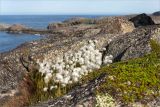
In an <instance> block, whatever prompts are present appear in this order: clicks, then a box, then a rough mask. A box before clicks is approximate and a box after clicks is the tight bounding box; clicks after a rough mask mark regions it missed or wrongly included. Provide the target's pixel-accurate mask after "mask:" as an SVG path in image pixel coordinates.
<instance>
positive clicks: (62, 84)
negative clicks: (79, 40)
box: [36, 40, 113, 100]
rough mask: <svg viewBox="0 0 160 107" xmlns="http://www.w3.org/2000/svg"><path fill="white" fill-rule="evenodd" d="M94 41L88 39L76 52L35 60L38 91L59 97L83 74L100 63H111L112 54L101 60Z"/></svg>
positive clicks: (46, 95) (96, 67)
mask: <svg viewBox="0 0 160 107" xmlns="http://www.w3.org/2000/svg"><path fill="white" fill-rule="evenodd" d="M96 43H97V41H96V40H93V41H92V40H90V41H88V42H87V43H86V44H85V45H84V46H83V47H81V48H80V49H79V50H78V51H76V52H71V51H69V52H67V53H64V54H63V55H62V56H60V57H57V58H56V59H55V57H54V58H53V59H50V60H47V59H44V60H43V61H42V62H40V61H37V63H38V64H39V72H38V74H36V75H38V76H36V78H37V77H38V78H37V79H36V83H37V89H38V93H39V94H41V95H42V93H46V94H44V97H45V98H47V97H48V96H52V97H59V96H61V95H63V94H65V93H66V92H67V91H68V90H70V89H71V88H72V86H75V84H77V83H79V82H80V81H81V78H82V77H83V76H85V75H87V74H88V73H90V72H92V71H93V70H95V69H99V68H100V67H101V65H102V64H110V63H112V58H113V57H112V55H109V56H106V57H105V58H104V61H103V62H102V53H101V52H100V51H99V50H98V49H97V47H96ZM40 97H41V96H40ZM40 100H41V98H40Z"/></svg>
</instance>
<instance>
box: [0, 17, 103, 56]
mask: <svg viewBox="0 0 160 107" xmlns="http://www.w3.org/2000/svg"><path fill="white" fill-rule="evenodd" d="M103 16H105V15H0V23H5V24H23V25H25V26H27V27H30V28H36V29H45V28H47V25H48V24H49V23H54V22H62V21H64V20H67V19H70V18H75V17H85V18H98V17H103ZM42 38H43V37H42V36H37V35H31V34H9V33H7V32H0V53H2V52H7V51H9V50H12V49H14V48H16V47H17V46H19V45H21V44H23V43H25V42H29V41H33V40H38V39H42Z"/></svg>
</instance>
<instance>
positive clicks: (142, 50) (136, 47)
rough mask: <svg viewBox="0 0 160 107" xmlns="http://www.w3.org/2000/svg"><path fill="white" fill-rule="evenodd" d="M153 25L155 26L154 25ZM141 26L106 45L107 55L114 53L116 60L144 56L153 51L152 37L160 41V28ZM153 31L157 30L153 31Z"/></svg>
mask: <svg viewBox="0 0 160 107" xmlns="http://www.w3.org/2000/svg"><path fill="white" fill-rule="evenodd" d="M152 27H153V26H152ZM152 27H149V28H147V27H146V28H145V27H141V28H139V29H136V30H134V31H133V32H131V33H126V34H124V35H122V36H119V37H117V38H116V39H114V40H113V41H112V42H111V43H110V44H109V45H107V46H106V52H105V53H104V54H105V55H110V54H111V55H113V57H114V61H121V60H128V59H132V58H138V57H142V56H144V55H145V54H148V53H150V52H151V47H150V39H151V38H154V40H157V41H159V37H160V35H159V33H160V32H159V30H157V29H156V28H154V27H153V28H152ZM153 31H155V32H154V33H153Z"/></svg>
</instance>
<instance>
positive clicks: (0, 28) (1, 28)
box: [0, 23, 11, 31]
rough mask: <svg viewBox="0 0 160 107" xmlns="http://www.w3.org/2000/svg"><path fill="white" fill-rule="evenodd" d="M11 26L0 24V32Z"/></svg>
mask: <svg viewBox="0 0 160 107" xmlns="http://www.w3.org/2000/svg"><path fill="white" fill-rule="evenodd" d="M10 26H11V25H9V24H4V23H0V31H5V30H7V29H8V28H9V27H10Z"/></svg>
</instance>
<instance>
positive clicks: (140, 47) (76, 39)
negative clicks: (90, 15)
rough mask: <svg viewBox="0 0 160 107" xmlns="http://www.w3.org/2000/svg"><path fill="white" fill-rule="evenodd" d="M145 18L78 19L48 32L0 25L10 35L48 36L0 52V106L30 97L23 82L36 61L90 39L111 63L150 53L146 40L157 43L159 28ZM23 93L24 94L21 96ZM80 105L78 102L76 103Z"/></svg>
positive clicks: (76, 47)
mask: <svg viewBox="0 0 160 107" xmlns="http://www.w3.org/2000/svg"><path fill="white" fill-rule="evenodd" d="M148 17H149V16H147V15H145V14H142V15H139V16H136V17H133V18H131V19H133V20H131V19H130V18H129V19H130V20H129V19H128V17H127V18H126V17H111V18H100V19H85V18H78V19H72V20H68V21H65V22H63V23H53V24H49V25H48V29H44V30H37V29H30V28H26V27H25V26H21V25H11V26H10V25H5V24H3V25H0V30H1V31H6V32H9V33H29V34H44V35H47V36H46V37H45V38H44V39H41V40H37V41H32V42H28V43H25V44H22V45H21V46H19V47H17V48H16V49H14V50H11V51H9V52H5V53H0V103H2V104H4V106H6V105H7V103H11V102H12V103H13V102H15V100H14V98H17V97H18V98H17V101H18V100H25V98H26V97H29V96H30V95H31V94H32V92H33V89H32V88H33V87H32V85H31V84H32V83H31V82H29V81H28V80H26V75H27V73H28V72H32V71H35V70H38V69H39V65H38V64H37V61H38V60H39V61H43V59H46V60H51V59H52V60H54V59H55V58H56V57H59V56H62V55H63V54H64V53H66V52H69V51H71V52H76V51H77V50H79V49H80V48H81V47H82V46H84V45H85V44H86V43H87V42H88V41H89V40H96V41H97V44H96V47H97V48H98V49H99V50H100V51H101V52H102V53H103V56H102V57H103V58H104V57H105V56H107V55H109V54H111V55H113V61H114V62H117V61H122V60H128V59H133V58H139V57H142V56H144V55H146V54H149V53H150V52H151V50H152V49H151V47H150V44H149V41H150V40H151V39H152V40H155V41H157V42H159V43H160V25H158V24H157V25H155V23H154V22H153V21H152V19H151V18H150V17H149V18H148ZM141 20H143V21H144V20H145V21H144V22H142V21H141ZM137 22H138V24H137ZM104 48H105V50H104ZM102 60H103V59H102ZM26 82H27V83H26ZM98 82H99V81H98ZM23 85H24V86H26V87H23ZM24 90H25V93H27V95H24V93H23V91H24ZM21 97H22V98H21ZM60 99H63V97H62V98H60ZM79 102H80V101H77V104H78V103H79ZM25 103H26V102H25V101H24V103H22V104H17V105H16V104H15V106H16V107H21V106H24V105H25ZM52 103H53V102H52ZM65 103H66V104H68V103H71V102H69V101H66V102H65ZM158 103H159V101H158ZM71 105H73V104H71ZM47 106H49V105H47ZM59 106H60V107H61V106H62V105H59ZM67 106H69V105H67ZM67 106H66V107H67ZM74 106H75V105H74ZM92 106H93V105H92ZM158 106H160V105H158ZM6 107H7V106H6ZM9 107H10V106H9ZM38 107H45V106H43V105H42V106H38ZM56 107H57V106H56ZM80 107H81V106H80ZM84 107H88V106H84Z"/></svg>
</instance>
